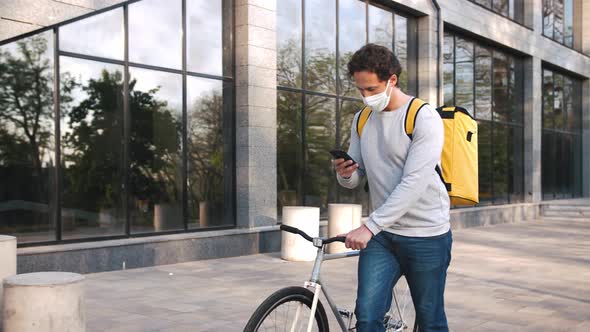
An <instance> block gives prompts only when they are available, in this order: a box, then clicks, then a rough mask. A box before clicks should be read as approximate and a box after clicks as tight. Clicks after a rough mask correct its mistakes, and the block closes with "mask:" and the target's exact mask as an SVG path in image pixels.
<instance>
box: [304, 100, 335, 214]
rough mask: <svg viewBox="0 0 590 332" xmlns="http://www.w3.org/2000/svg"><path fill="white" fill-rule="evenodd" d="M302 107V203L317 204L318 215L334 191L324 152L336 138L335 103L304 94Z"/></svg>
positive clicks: (326, 205)
mask: <svg viewBox="0 0 590 332" xmlns="http://www.w3.org/2000/svg"><path fill="white" fill-rule="evenodd" d="M306 106H307V107H306V110H305V141H304V144H305V145H304V151H305V152H304V153H305V169H306V171H305V179H304V181H305V184H304V187H305V193H304V195H305V201H304V204H305V205H308V206H319V207H320V214H321V215H322V216H324V214H325V213H327V208H328V202H333V201H334V197H333V196H334V193H335V190H334V189H335V181H336V179H335V177H334V174H333V170H332V165H331V160H332V158H331V156H330V154H329V153H328V151H330V150H331V149H332V148H333V147H334V145H335V140H336V116H335V112H334V110H335V109H336V105H335V100H334V99H332V98H323V97H319V96H307V105H306Z"/></svg>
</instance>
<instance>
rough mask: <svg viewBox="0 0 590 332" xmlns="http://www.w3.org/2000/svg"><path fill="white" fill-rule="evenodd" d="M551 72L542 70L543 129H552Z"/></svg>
mask: <svg viewBox="0 0 590 332" xmlns="http://www.w3.org/2000/svg"><path fill="white" fill-rule="evenodd" d="M553 105H554V102H553V72H551V71H549V70H543V128H553Z"/></svg>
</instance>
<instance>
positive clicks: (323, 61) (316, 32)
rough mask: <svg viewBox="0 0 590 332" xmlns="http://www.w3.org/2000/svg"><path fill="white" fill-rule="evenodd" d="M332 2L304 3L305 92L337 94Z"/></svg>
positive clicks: (314, 0) (313, 0)
mask: <svg viewBox="0 0 590 332" xmlns="http://www.w3.org/2000/svg"><path fill="white" fill-rule="evenodd" d="M335 6H336V2H335V1H324V0H308V1H306V2H305V24H306V26H305V68H306V70H307V82H306V84H307V85H306V89H307V90H312V91H318V92H325V93H336V17H335V15H334V13H335V12H336V8H335Z"/></svg>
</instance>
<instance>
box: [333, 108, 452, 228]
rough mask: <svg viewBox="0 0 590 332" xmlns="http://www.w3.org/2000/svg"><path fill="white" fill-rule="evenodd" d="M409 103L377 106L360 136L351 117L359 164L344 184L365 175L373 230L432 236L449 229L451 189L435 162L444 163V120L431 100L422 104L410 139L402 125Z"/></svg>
mask: <svg viewBox="0 0 590 332" xmlns="http://www.w3.org/2000/svg"><path fill="white" fill-rule="evenodd" d="M408 104H409V102H408V103H406V104H405V105H403V106H401V107H400V108H398V109H397V110H395V111H392V112H373V113H372V114H371V116H370V117H369V119H368V121H367V123H366V124H365V126H364V128H363V132H362V138H361V139H359V136H358V134H357V132H356V123H357V119H358V117H359V114H360V112H358V113H357V114H356V115H355V117H354V120H353V123H352V128H351V135H350V137H351V139H350V147H349V149H348V154H349V155H350V156H351V157H352V158H353V159H354V160H355V161H356V162H358V164H359V168H358V169H357V170H356V171H355V172H354V173H353V174H352V176H351V177H350V178H348V179H346V178H343V177H341V176H340V175H337V178H338V182H339V183H340V185H342V186H343V187H346V188H350V189H352V188H355V187H356V186H358V185H359V184H360V183H361V182H362V180H363V178H364V177H365V176H366V177H367V179H368V182H369V188H370V194H371V195H370V196H371V204H372V207H373V208H374V210H373V212H372V213H371V214H370V215H369V218H368V219H367V220H366V222H365V225H366V226H367V227H368V228H369V230H371V232H372V233H373V234H375V235H376V234H377V233H379V232H380V231H387V232H391V233H395V234H398V235H403V236H414V237H428V236H436V235H440V234H444V233H446V232H447V231H448V230H449V229H450V222H449V217H450V212H449V208H450V202H449V195H448V193H447V191H446V188H445V186H444V184H443V183H442V181H441V179H440V177H439V176H438V173H437V172H436V170H435V166H436V165H437V164H440V155H441V152H442V147H443V141H444V127H443V122H442V119H441V118H440V116H439V115H438V113H437V112H436V110H435V109H434V108H432V106H430V105H425V106H424V107H422V109H421V110H420V112H418V116H417V117H416V123H415V127H414V133H413V136H412V139H410V138H409V137H408V135H406V131H405V128H404V121H405V116H406V112H407V108H408Z"/></svg>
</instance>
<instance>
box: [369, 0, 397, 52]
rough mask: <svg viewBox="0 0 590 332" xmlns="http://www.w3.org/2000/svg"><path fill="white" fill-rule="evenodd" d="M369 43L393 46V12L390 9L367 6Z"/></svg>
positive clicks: (390, 47)
mask: <svg viewBox="0 0 590 332" xmlns="http://www.w3.org/2000/svg"><path fill="white" fill-rule="evenodd" d="M369 43H373V44H377V45H381V46H385V47H387V48H388V49H392V48H393V47H392V46H393V14H392V13H391V12H390V11H388V10H384V9H381V8H379V7H375V6H372V5H370V6H369Z"/></svg>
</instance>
